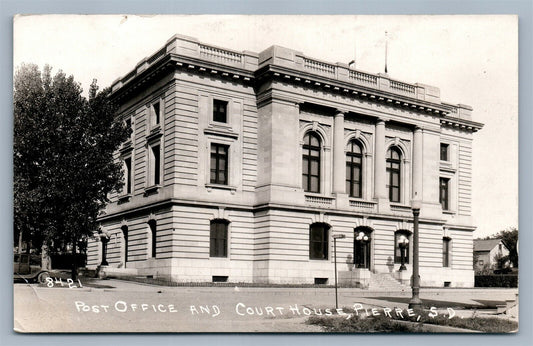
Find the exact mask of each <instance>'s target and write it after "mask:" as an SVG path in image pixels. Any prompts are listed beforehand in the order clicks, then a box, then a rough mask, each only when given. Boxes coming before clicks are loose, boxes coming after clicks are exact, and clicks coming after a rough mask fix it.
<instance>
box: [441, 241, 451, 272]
mask: <svg viewBox="0 0 533 346" xmlns="http://www.w3.org/2000/svg"><path fill="white" fill-rule="evenodd" d="M450 241H451V239H450V238H442V266H443V267H449V266H450Z"/></svg>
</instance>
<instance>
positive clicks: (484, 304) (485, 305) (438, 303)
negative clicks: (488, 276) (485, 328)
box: [372, 297, 505, 309]
mask: <svg viewBox="0 0 533 346" xmlns="http://www.w3.org/2000/svg"><path fill="white" fill-rule="evenodd" d="M372 299H377V300H385V301H388V302H396V303H404V304H409V301H410V300H411V297H372ZM474 301H476V302H478V303H479V305H477V304H476V305H473V304H465V303H459V302H450V301H443V300H431V299H427V298H424V300H423V304H424V307H427V308H430V307H432V306H434V307H436V308H439V309H440V308H448V307H449V308H452V309H496V305H498V304H505V301H498V300H477V299H474Z"/></svg>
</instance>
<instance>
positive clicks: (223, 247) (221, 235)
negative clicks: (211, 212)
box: [209, 219, 229, 257]
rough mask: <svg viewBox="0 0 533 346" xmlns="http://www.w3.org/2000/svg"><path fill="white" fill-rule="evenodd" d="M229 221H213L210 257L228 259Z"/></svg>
mask: <svg viewBox="0 0 533 346" xmlns="http://www.w3.org/2000/svg"><path fill="white" fill-rule="evenodd" d="M228 224H229V221H228V220H224V219H215V220H211V225H210V241H209V256H210V257H228Z"/></svg>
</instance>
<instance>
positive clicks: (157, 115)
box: [152, 102, 161, 125]
mask: <svg viewBox="0 0 533 346" xmlns="http://www.w3.org/2000/svg"><path fill="white" fill-rule="evenodd" d="M152 108H153V111H154V121H153V124H154V125H159V121H160V111H161V110H160V106H159V102H156V103H154V104H153V105H152Z"/></svg>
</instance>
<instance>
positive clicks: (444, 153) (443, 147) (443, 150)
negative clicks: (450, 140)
mask: <svg viewBox="0 0 533 346" xmlns="http://www.w3.org/2000/svg"><path fill="white" fill-rule="evenodd" d="M440 159H441V160H442V161H448V144H444V143H441V144H440Z"/></svg>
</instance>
